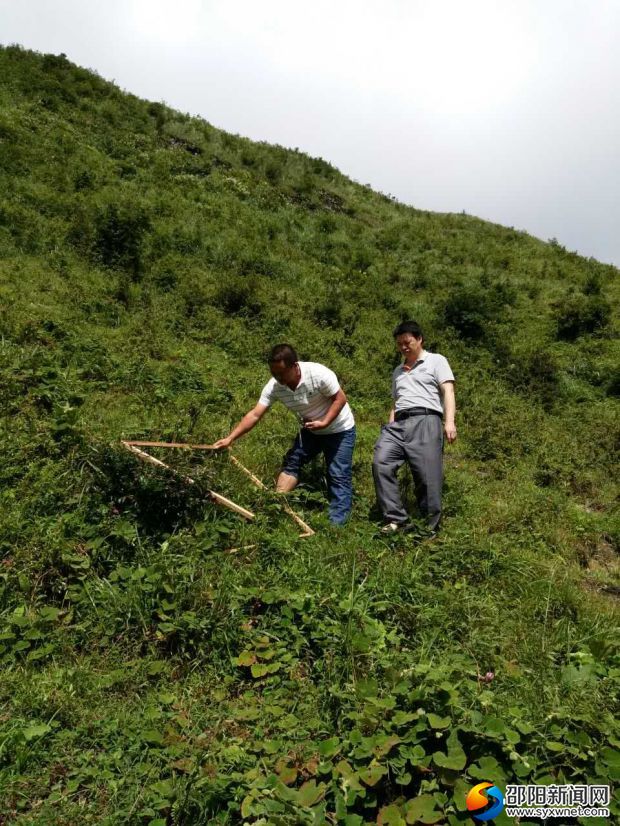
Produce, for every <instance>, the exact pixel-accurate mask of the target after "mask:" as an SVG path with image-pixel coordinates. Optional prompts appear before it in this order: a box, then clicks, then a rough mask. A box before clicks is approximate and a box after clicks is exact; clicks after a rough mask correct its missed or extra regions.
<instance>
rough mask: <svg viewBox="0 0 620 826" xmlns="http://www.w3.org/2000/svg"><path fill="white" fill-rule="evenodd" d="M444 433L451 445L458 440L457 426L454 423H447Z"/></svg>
mask: <svg viewBox="0 0 620 826" xmlns="http://www.w3.org/2000/svg"><path fill="white" fill-rule="evenodd" d="M443 432H444V433H445V434H446V439H447V440H448V442H449V443H450V444H452V442H454V441H455V440H456V425H455V424H454V422H446V423H445V424H444V426H443Z"/></svg>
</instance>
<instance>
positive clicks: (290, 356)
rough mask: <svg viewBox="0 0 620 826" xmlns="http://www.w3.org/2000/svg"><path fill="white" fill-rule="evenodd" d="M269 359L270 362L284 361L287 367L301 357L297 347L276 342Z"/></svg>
mask: <svg viewBox="0 0 620 826" xmlns="http://www.w3.org/2000/svg"><path fill="white" fill-rule="evenodd" d="M267 361H268V362H269V364H271V363H272V362H274V361H283V362H284V364H285V365H286V366H287V367H292V366H293V365H294V364H295V363H296V362H298V361H299V359H298V358H297V353H296V352H295V348H294V347H291V345H290V344H276V346H275V347H272V348H271V352H270V353H269V358H268V359H267Z"/></svg>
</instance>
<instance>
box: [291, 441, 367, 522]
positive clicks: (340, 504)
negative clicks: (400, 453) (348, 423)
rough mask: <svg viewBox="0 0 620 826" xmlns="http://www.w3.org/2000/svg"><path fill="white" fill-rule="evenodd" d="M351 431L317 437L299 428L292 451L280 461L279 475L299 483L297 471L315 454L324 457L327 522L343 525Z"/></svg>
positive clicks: (349, 495) (348, 501)
mask: <svg viewBox="0 0 620 826" xmlns="http://www.w3.org/2000/svg"><path fill="white" fill-rule="evenodd" d="M354 445H355V427H352V428H351V429H350V430H343V431H342V432H341V433H328V434H326V435H325V436H319V435H317V434H316V433H313V432H312V431H311V430H305V429H304V428H302V429H301V430H300V431H299V433H298V434H297V437H296V439H295V441H294V443H293V447H292V448H291V449H290V450H289V452H288V453H287V454H286V456H285V457H284V461H283V463H282V472H283V473H287V474H288V475H289V476H294V477H295V478H296V479H299V471H300V470H301V468H302V467H303V466H304V465H305V464H306V463H307V462H309V461H311V459H314V457H315V456H318V454H319V453H322V454H323V455H324V456H325V467H326V470H327V489H328V491H329V521H330V522H331V523H332V524H334V525H343V524H344V523H345V522H346V521H347V518H348V516H349V514H350V512H351V506H352V504H353V447H354Z"/></svg>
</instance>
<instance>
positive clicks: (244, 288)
mask: <svg viewBox="0 0 620 826" xmlns="http://www.w3.org/2000/svg"><path fill="white" fill-rule="evenodd" d="M214 303H215V305H216V307H219V308H220V309H221V310H224V312H226V313H228V314H229V315H243V316H246V317H248V316H257V315H260V314H261V313H262V310H263V305H262V303H261V301H260V299H259V297H258V289H257V284H256V282H255V281H254V280H250V279H247V278H241V277H238V278H234V279H231V280H230V281H228V282H227V284H226V285H225V286H221V287H219V289H218V291H217V292H216V294H215V299H214Z"/></svg>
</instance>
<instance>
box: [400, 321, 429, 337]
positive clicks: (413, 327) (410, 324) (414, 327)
mask: <svg viewBox="0 0 620 826" xmlns="http://www.w3.org/2000/svg"><path fill="white" fill-rule="evenodd" d="M405 333H411V335H412V336H414V338H421V339H422V341H424V333H423V332H422V328H421V327H420V325H419V324H418V322H417V321H401V323H400V324H399V325H398V327H396V328H395V329H394V332H393V333H392V335H393V336H394V338H396V336H402V335H404V334H405Z"/></svg>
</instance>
